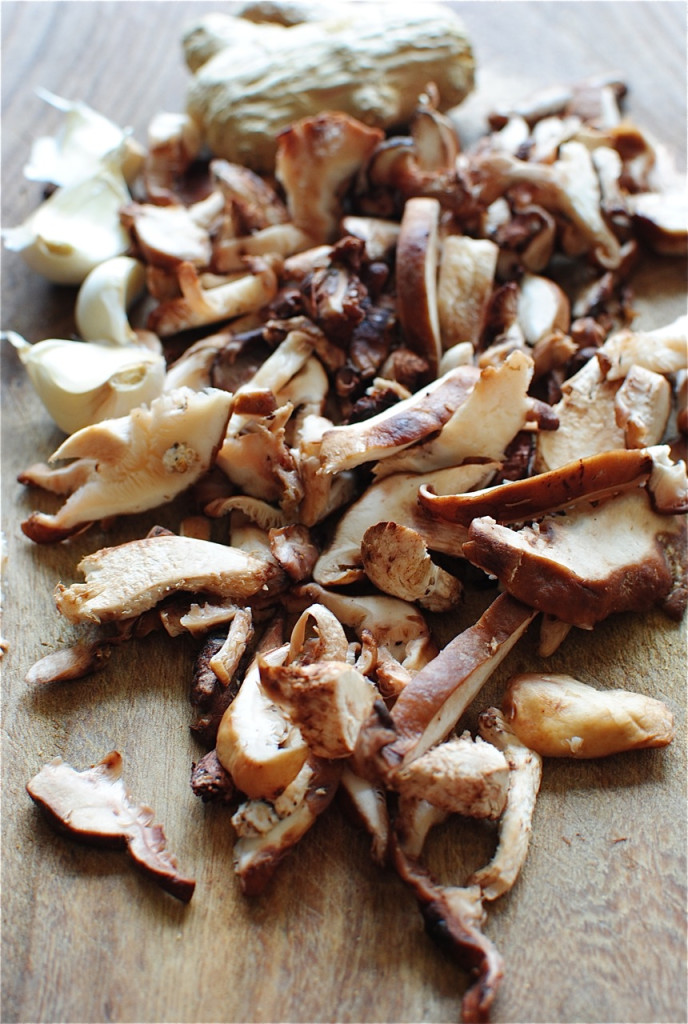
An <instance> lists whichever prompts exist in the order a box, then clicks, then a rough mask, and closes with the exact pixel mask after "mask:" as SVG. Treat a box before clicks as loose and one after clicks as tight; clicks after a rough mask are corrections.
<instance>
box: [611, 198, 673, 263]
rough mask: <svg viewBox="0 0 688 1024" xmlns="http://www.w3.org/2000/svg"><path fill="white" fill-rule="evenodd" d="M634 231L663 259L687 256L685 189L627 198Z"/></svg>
mask: <svg viewBox="0 0 688 1024" xmlns="http://www.w3.org/2000/svg"><path fill="white" fill-rule="evenodd" d="M626 201H627V203H628V205H629V207H630V209H631V213H632V216H633V223H634V226H635V230H636V231H637V233H638V234H639V236H640V237H641V238H642V239H643V240H644V241H645V242H646V243H647V245H649V247H650V248H651V249H652V250H653V251H654V252H656V253H658V254H659V255H660V256H676V257H681V256H683V257H685V256H686V255H687V254H688V210H687V209H686V193H685V188H681V189H676V190H669V191H666V192H639V193H638V194H636V195H631V196H628V198H627V200H626Z"/></svg>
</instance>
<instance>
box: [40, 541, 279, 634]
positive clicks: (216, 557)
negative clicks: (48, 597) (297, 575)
mask: <svg viewBox="0 0 688 1024" xmlns="http://www.w3.org/2000/svg"><path fill="white" fill-rule="evenodd" d="M77 569H78V570H79V572H81V573H83V574H84V576H85V578H86V581H85V582H84V583H73V584H72V585H71V586H69V587H66V586H65V585H64V584H62V583H59V584H58V586H57V588H56V591H55V603H56V604H57V608H58V611H59V612H60V613H61V614H62V615H64V616H65V618H66V619H68V620H69V621H70V622H98V623H100V622H113V621H114V622H117V621H122V620H126V619H131V618H133V617H134V616H137V615H140V614H141V613H142V612H145V611H148V609H150V608H153V607H154V606H155V605H156V604H157V603H158V602H159V601H161V600H162V599H163V598H165V597H167V596H168V595H169V594H171V593H173V592H175V591H184V592H187V591H189V592H192V593H193V592H198V591H202V592H207V593H210V594H216V595H217V596H218V597H227V598H232V599H233V600H236V601H247V600H248V599H249V598H250V597H252V596H253V595H254V594H256V593H257V592H258V591H260V590H261V589H262V588H263V587H264V586H266V585H267V584H268V583H269V581H270V580H271V579H272V578H273V577H274V575H275V567H274V565H273V564H272V563H271V562H267V561H264V560H262V559H259V558H253V557H251V556H250V555H246V554H245V553H244V552H242V551H239V550H237V549H236V548H233V547H230V546H228V545H227V544H215V543H213V542H212V541H207V540H196V539H195V538H194V537H178V536H175V535H174V534H160V535H157V536H150V537H146V538H145V539H144V540H133V541H128V542H126V543H124V544H119V545H117V546H116V547H111V548H101V550H100V551H96V552H94V553H93V554H92V555H87V556H86V557H85V558H83V559H82V560H81V561H80V562H79V564H78V566H77Z"/></svg>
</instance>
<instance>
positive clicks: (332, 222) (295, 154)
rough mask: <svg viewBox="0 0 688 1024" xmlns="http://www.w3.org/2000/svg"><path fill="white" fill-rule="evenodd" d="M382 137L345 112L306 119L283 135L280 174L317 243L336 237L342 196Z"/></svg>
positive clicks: (293, 208)
mask: <svg viewBox="0 0 688 1024" xmlns="http://www.w3.org/2000/svg"><path fill="white" fill-rule="evenodd" d="M382 138H383V132H382V131H381V130H380V129H379V128H371V127H369V126H368V125H365V124H363V123H362V122H361V121H358V120H356V118H354V117H351V116H349V115H348V114H345V113H343V112H342V111H323V112H322V113H320V114H316V115H314V116H313V117H305V118H303V119H302V120H300V121H295V122H294V123H292V125H291V126H290V127H289V128H287V129H285V130H284V131H282V132H281V133H280V134H279V136H278V138H277V155H276V157H275V175H276V177H277V180H278V181H279V183H280V184H281V185H282V187H283V189H284V191H285V194H286V201H287V209H288V210H289V214H290V216H291V219H292V221H293V223H294V224H295V225H296V227H297V228H300V229H301V230H302V231H305V232H306V233H307V234H309V235H311V236H312V237H313V239H314V242H315V244H318V243H327V242H331V241H333V239H335V238H336V237H337V233H338V230H339V221H340V218H341V212H342V211H341V205H340V204H341V197H342V194H343V192H344V191H345V189H346V187H347V185H348V184H349V182H350V181H351V179H352V178H353V176H354V175H355V174H356V172H357V171H358V170H359V168H360V167H361V166H362V164H364V163H365V161H366V160H367V158H368V157H369V156H370V154H371V153H372V151H373V149H374V148H375V146H376V145H377V144H378V143H379V142H380V140H381V139H382Z"/></svg>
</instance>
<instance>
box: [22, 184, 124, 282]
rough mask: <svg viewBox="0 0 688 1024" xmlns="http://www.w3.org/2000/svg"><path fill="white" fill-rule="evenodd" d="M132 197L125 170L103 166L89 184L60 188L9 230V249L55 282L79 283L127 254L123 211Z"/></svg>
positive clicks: (33, 268)
mask: <svg viewBox="0 0 688 1024" xmlns="http://www.w3.org/2000/svg"><path fill="white" fill-rule="evenodd" d="M129 199H130V194H129V190H128V188H127V185H126V182H125V180H124V178H123V177H122V174H121V172H120V171H118V170H117V169H116V168H114V167H102V168H101V170H100V171H98V173H97V174H95V175H93V176H92V177H90V178H87V179H86V180H85V181H80V182H78V183H77V184H75V185H67V186H65V187H64V188H59V189H57V191H56V192H54V193H53V195H51V196H50V198H49V199H46V200H45V201H44V202H42V203H41V205H40V206H39V207H37V209H36V210H34V212H33V213H31V214H30V215H29V216H28V217H27V219H26V220H25V221H24V223H23V224H21V225H19V226H18V227H15V228H6V229H5V230H4V231H3V233H2V237H3V241H4V243H5V247H6V248H7V249H10V250H11V251H13V252H18V253H19V254H20V256H21V257H22V259H23V260H24V262H25V263H26V264H27V265H28V266H29V267H31V269H32V270H35V271H36V272H37V273H39V274H42V275H43V277H46V278H47V279H48V280H49V281H52V282H53V283H54V284H65V285H80V284H82V283H83V281H84V279H85V278H86V275H87V274H88V273H89V272H90V271H91V270H93V268H94V267H97V266H98V264H99V263H104V262H105V260H108V259H112V258H113V257H114V256H121V255H122V254H123V253H125V252H126V251H127V250H128V248H129V245H130V238H129V234H128V232H127V231H126V230H125V228H124V227H123V226H122V224H121V223H120V219H119V211H120V207H121V206H122V205H123V204H124V203H127V202H129Z"/></svg>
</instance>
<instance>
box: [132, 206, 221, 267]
mask: <svg viewBox="0 0 688 1024" xmlns="http://www.w3.org/2000/svg"><path fill="white" fill-rule="evenodd" d="M223 205H224V202H223V199H222V195H221V194H220V193H219V192H211V194H210V195H209V196H207V197H206V198H205V199H202V200H200V201H199V202H198V203H194V204H193V205H192V206H184V205H183V204H182V203H179V202H177V203H174V204H173V205H170V206H158V205H155V204H153V203H132V202H130V203H127V204H126V205H123V206H122V208H121V210H120V219H121V222H122V225H123V226H124V228H126V230H127V231H128V232H129V234H130V236H131V239H132V240H133V242H134V244H135V247H136V249H137V250H138V251H139V252H140V254H141V257H142V259H143V261H144V262H145V263H146V264H149V265H151V266H154V267H161V268H162V269H165V270H173V269H174V268H175V267H176V266H178V264H180V263H190V264H192V266H194V267H197V268H203V267H207V266H208V265H209V263H210V259H211V256H212V244H211V239H210V227H211V225H212V223H213V221H214V220H215V219H216V218H217V217H219V215H220V214H221V213H222V209H223Z"/></svg>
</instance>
